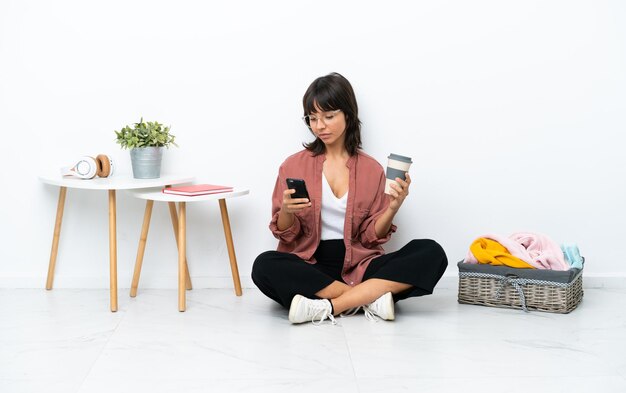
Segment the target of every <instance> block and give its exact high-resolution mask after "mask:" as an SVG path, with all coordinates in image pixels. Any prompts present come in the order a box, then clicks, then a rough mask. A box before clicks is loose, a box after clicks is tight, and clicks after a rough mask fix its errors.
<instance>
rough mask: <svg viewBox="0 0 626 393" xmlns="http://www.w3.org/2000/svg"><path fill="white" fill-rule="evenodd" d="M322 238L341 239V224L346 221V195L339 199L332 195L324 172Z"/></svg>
mask: <svg viewBox="0 0 626 393" xmlns="http://www.w3.org/2000/svg"><path fill="white" fill-rule="evenodd" d="M322 178H323V179H322V218H321V219H322V236H321V240H333V239H343V224H344V222H345V220H346V206H347V204H348V193H347V192H346V193H345V194H344V195H343V196H342V197H341V198H337V197H336V196H335V194H333V190H332V189H331V188H330V184H328V180H327V179H326V176H324V172H322Z"/></svg>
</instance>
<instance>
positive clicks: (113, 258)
mask: <svg viewBox="0 0 626 393" xmlns="http://www.w3.org/2000/svg"><path fill="white" fill-rule="evenodd" d="M116 214H117V213H116V207H115V190H109V270H110V272H109V275H110V291H111V311H112V312H116V311H117V228H116V222H115V217H116Z"/></svg>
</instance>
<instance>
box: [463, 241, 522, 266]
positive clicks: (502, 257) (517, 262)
mask: <svg viewBox="0 0 626 393" xmlns="http://www.w3.org/2000/svg"><path fill="white" fill-rule="evenodd" d="M470 251H471V252H472V254H474V256H475V257H476V259H477V260H478V263H484V264H489V265H505V266H509V267H517V268H522V269H534V267H533V266H532V265H530V264H528V263H526V262H524V261H522V260H521V259H519V258H518V257H514V256H513V255H511V254H509V250H507V249H506V248H505V247H504V246H503V245H502V244H500V243H498V242H497V241H495V240H491V239H487V238H484V237H479V238H478V239H476V240H474V242H473V243H472V245H471V246H470Z"/></svg>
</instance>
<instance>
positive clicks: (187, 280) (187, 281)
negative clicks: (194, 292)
mask: <svg viewBox="0 0 626 393" xmlns="http://www.w3.org/2000/svg"><path fill="white" fill-rule="evenodd" d="M167 205H168V206H169V208H170V218H171V219H172V228H174V238H175V239H176V247H178V216H177V214H176V204H175V203H174V202H168V203H167ZM185 285H186V287H187V289H191V276H190V275H189V265H188V264H187V257H186V256H185Z"/></svg>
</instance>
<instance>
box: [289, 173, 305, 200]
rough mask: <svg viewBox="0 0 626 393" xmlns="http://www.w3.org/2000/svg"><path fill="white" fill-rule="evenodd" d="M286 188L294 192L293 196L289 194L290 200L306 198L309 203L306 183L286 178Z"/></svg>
mask: <svg viewBox="0 0 626 393" xmlns="http://www.w3.org/2000/svg"><path fill="white" fill-rule="evenodd" d="M287 188H289V189H291V190H296V192H294V193H293V194H291V197H292V198H294V199H295V198H307V199H308V200H309V201H310V200H311V198H309V192H308V191H307V189H306V183H305V182H304V180H302V179H293V178H290V177H289V178H287Z"/></svg>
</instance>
